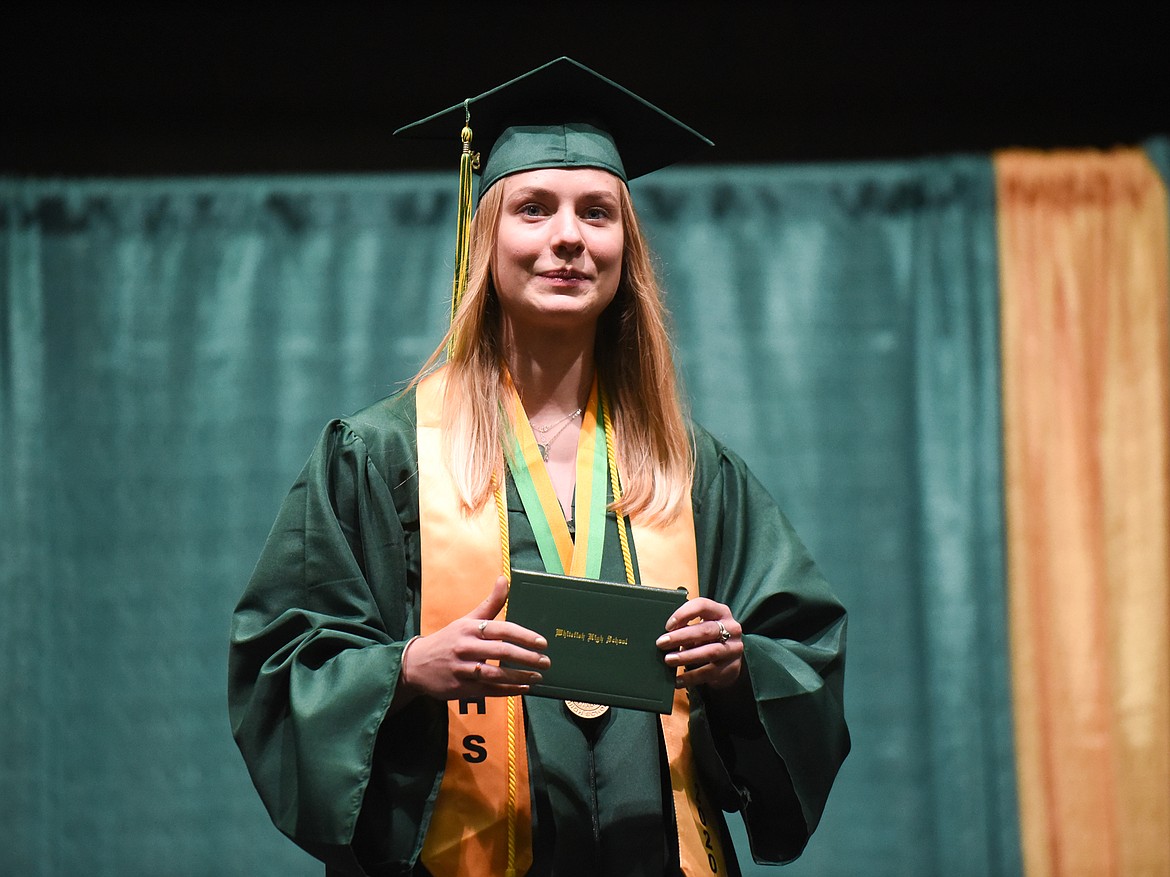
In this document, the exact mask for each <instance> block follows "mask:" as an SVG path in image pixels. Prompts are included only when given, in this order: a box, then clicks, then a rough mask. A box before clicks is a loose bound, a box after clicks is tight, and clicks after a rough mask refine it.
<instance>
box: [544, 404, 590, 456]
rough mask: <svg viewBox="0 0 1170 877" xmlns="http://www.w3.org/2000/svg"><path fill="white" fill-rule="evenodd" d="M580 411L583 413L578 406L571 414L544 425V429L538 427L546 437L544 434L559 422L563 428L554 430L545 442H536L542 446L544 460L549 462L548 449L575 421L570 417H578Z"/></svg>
mask: <svg viewBox="0 0 1170 877" xmlns="http://www.w3.org/2000/svg"><path fill="white" fill-rule="evenodd" d="M580 413H581V409H580V408H578V409H577V410H576V411H573V412H571V413H570V414H568V415H566V416H565V417H562V418H561V419H560V420H558V421H557V422H556V423H550V424H549V425H548V426H546V427H544V428H543V429H540V428H539V427H537V428H536V429H537V431H538V432H539V433H540V437H541V438H544V434H545V433H546V432H548V431H549V430H550V429H552V428H553V427H554V426H556V425H557V423H559V424H561V428H560V429H558V430H557V431H556V432H554V433H553V434H552V436H551V437H549V438H546V439H544V441H543V442H542V441H539V440H538V441H537V442H536V446H537V447H538V448H540V457H541V459H542V460H544V462H546V463H547V462H548V451H549V448H551V447H552V443H553V442H555V441H556V440H557V437H558V436H560V434H561V433H562V432H564V431H565V430H566V429H568V428H569V425H570V424H571V423H572V422H573V421H572V420H570V419H569V418H570V417H576V416H577V415H578V414H580Z"/></svg>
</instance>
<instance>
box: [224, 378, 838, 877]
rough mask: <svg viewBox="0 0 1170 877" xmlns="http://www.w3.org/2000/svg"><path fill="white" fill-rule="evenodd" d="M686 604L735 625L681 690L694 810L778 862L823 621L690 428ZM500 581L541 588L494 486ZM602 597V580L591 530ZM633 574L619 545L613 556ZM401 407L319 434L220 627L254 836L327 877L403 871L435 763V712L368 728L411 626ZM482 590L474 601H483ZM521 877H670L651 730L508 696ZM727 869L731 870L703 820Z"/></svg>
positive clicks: (809, 728) (412, 451)
mask: <svg viewBox="0 0 1170 877" xmlns="http://www.w3.org/2000/svg"><path fill="white" fill-rule="evenodd" d="M694 439H695V448H696V458H697V464H696V470H695V478H694V483H693V487H692V499H693V507H694V516H695V530H696V541H697V546H696V547H697V549H698V559H699V582H700V588H701V590H702V593H703V594H704V595H705V596H708V597H711V598H712V599H714V600H717V601H719V602H722V603H726V604H727V605H728V606H729V607H730V608H731V611H732V614H733V615H734V617H735V618H736V619H737V620H738V621H739V622H740V623H741V624H742V625H743V630H744V655H745V671H746V672H745V673H744V674H743V676H742V677H741V679H740V681H739V682H738V683H737V684H736V685H735V686H733V687H732V688H730V689H725V690H720V691H715V690H704V689H699V690H697V691H692V692H691V701H692V708H691V722H690V728H691V730H690V736H691V745H692V747H693V749H694V752H695V759H696V764H697V770H698V775H699V777H700V779H701V781H702V782H703V785H704V788H705V790H706V792H707V795H708V798H709V800H710V801H711V803H712V804H713V805H716V806H717V807H719V808H722V809H723V810H727V811H733V810H738V811H742V814H743V818H744V822H745V825H746V828H747V832H748V836H749V840H750V843H751V851H752V854H753V857H754V858H755V860H756V861H757V862H761V863H781V862H785V861H789V860H791V859H793V858H795V857H796V856H797V855H799V853H800V852H801V850H802V849H803V848H804V846H805V844H806V843H807V840H808V837H809V835H810V834H811V832H812V831H813V829H814V828H815V827H816V825H817V822H818V820H819V818H820V815H821V812H822V809H823V808H824V805H825V799H826V797H827V795H828V792H829V788H830V786H831V784H832V782H833V779H834V777H835V776H836V773H837V770H838V768H839V767H840V764H841V762H842V760H843V759H844V757H845V755H846V754H847V752H848V750H849V735H848V731H847V730H846V727H845V718H844V709H843V701H842V687H843V681H844V661H845V611H844V609H843V608H842V606H841V605H840V603H839V602H838V601H837V600H836V598H835V597H834V596H833V595H832V593H831V592H830V591H829V589H828V587H827V585H826V584H825V582H824V580H823V579H822V577H821V576H820V574H819V573H818V571H817V569H816V568H815V566H814V565H813V563H812V561H811V560H810V558H809V556H808V554H807V553H806V552H805V549H804V547H803V546H802V545H801V543H800V541H799V539H798V538H797V536H796V534H795V533H794V532H793V530H792V528H791V526H790V525H789V523H788V522H787V520H786V519H785V518H784V516H783V514H782V513H781V512H780V511H779V509H777V507H776V505H775V503H774V502H773V501H772V499H771V498H770V497H769V496H768V494H767V492H766V491H765V490H764V488H763V487H762V486H761V485H760V484H759V482H758V481H756V479H755V478H754V477H753V476H752V474H751V473H750V472H749V471H748V470H747V467H746V466H745V465H744V463H743V462H742V461H741V460H740V459H739V458H738V457H737V456H735V455H734V454H733V453H731V452H730V451H729V450H727V449H726V448H725V447H723V446H722V445H721V444H720V443H719V442H718V441H717V440H715V439H714V438H713V437H712V436H711V435H709V434H708V433H707V432H705V431H703V430H702V429H699V428H695V430H694ZM508 515H509V530H510V540H511V552H512V564H513V566H514V567H515V568H528V569H542V568H543V565H542V563H541V560H540V554H539V551H538V549H537V545H536V540H535V537H534V536H533V532H532V527H531V526H530V524H529V522H528V519H527V517H526V515H525V513H524V509H523V506H522V505H521V502H520V500H519V497H518V495H517V493H516V491H515V487H514V485H512V484H511V482H510V481H509V489H508ZM607 523H608V528H609V529H608V530H607V535H606V540H605V546H606V547H605V553H604V558H603V564H602V577H603V578H608V579H612V580H618V581H621V580H624V578H625V574H624V572H623V564H622V559H621V555H620V549H619V542H618V538H617V531H616V527H617V524H616V521H615V519H614V517H613V515H612V514H611V515H610V516H609V519H608V521H607ZM633 549H634V553H635V558H636V552H637V546H636V545H635V546H633ZM419 565H420V564H419V521H418V482H417V460H416V447H415V397H414V393H413V391H407V392H404V393H401V394H399V395H396V396H393V397H391V398H389V399H385V400H382V401H381V402H378V403H376V404H374V405H372V406H370V407H369V408H367V409H365V410H364V411H361V412H359V413H358V414H356V415H354V416H352V417H349V418H346V419H344V420H338V421H334V422H333V423H331V424H329V425H328V426H327V427H326V429H325V431H324V433H323V435H322V437H321V439H320V441H319V442H318V444H317V446H316V448H315V449H314V451H313V453H312V456H311V457H310V459H309V461H308V463H307V464H306V466H305V468H304V471H303V472H302V473H301V475H300V477H299V478H298V480H297V481H296V483H295V484H294V485H293V487H292V489H291V491H290V492H289V495H288V497H287V498H286V500H285V501H284V504H283V505H282V507H281V510H280V513H279V515H278V517H277V520H276V523H275V525H274V526H273V529H272V532H271V534H270V535H269V538H268V541H267V543H266V544H265V546H264V550H263V552H262V554H261V557H260V560H259V562H258V563H257V565H256V569H255V571H254V573H253V575H252V578H251V580H250V581H249V583H248V586H247V588H246V590H245V592H244V594H243V597H242V598H241V600H240V602H239V605H238V606H237V608H236V612H235V616H234V619H233V623H232V633H231V647H230V653H229V710H230V716H231V723H232V731H233V734H234V736H235V739H236V742H237V744H238V745H239V747H240V750H241V752H242V753H243V756H244V759H245V761H246V762H247V765H248V769H249V771H250V773H251V776H252V780H253V782H254V783H255V785H256V788H257V790H258V791H259V793H260V796H261V798H262V799H263V801H264V804H265V806H266V807H267V809H268V812H269V814H270V815H271V817H272V820H273V822H274V823H275V824H276V826H277V827H278V828H279V829H280V830H281V831H282V832H284V833H285V834H286V835H288V836H289V837H290V838H291V839H292V840H294V841H295V842H296V843H297V844H299V845H300V846H301V847H302V848H304V849H305V850H307V851H308V852H309V853H311V854H312V855H314V856H316V857H318V858H320V859H321V860H322V861H324V862H325V863H326V866H327V871H328V873H331V874H332V873H336V874H347V875H348V874H353V875H361V874H370V875H378V874H412V875H422V874H425V873H426V872H425V869H424V868H423V867H422V865H421V864H419V863H418V861H417V860H418V855H419V852H420V850H421V848H422V843H423V837H424V833H425V826H426V824H427V821H428V819H429V813H430V808H431V807H432V805H433V803H434V800H435V796H436V794H437V791H438V786H439V783H440V781H441V778H442V771H443V765H444V761H445V758H446V741H447V733H446V706H445V704H442V703H439V702H437V701H433V700H430V699H428V698H416V699H415V700H413V701H411V702H410V703H408V704H407V705H406V706H405V707H403V708H402V709H399V710H396V711H395V712H394V713H393V714H392V715H388V708H389V706H390V703H391V701H392V699H393V697H394V690H395V686H396V684H397V681H398V671H399V666H400V660H401V656H402V650H403V647H404V645H405V643H406V641H407V640H409V639H410V637H411V636H413V635H414V634H415V633H417V632H418V628H419V588H420V577H419V576H420V574H419ZM490 587H491V582H485V583H484V593H485V594H486V593H487V591H488V590H489V589H490ZM524 716H525V732H526V739H527V742H528V754H529V770H530V785H531V795H532V811H533V823H534V825H533V847H534V851H533V852H534V864H533V868H532V871H531V872H530V873H531V874H534V875H535V874H556V875H561V877H564V875H574V874H581V875H595V874H625V875H661V874H677V873H678V861H677V855H678V854H677V839H676V836H675V833H674V831H675V830H674V819H673V812H672V804H671V803H670V795H669V779H668V777H667V776H666V770H665V755H664V748H663V744H662V742H661V733H660V731H659V727H658V720H657V716H656V715H654V714H652V713H644V712H639V711H634V710H621V709H613V710H610V712H609V714H608V715H607V716H606V717H605V718H604V719H601V720H595V721H593V722H583V721H581V720H578V719H575V718H573V717H572V716H571V715H569V714H568V712H567V710H565V708H564V707H563V705H562V704H561V703H560V702H559V701H555V700H550V699H547V698H537V697H527V698H525V709H524ZM717 821H718V823H719V824H718V828H719V829H720V830H721V831H722V833H723V835H724V849H725V850H727V851H728V858H729V860H731V861H729V863H728V864H729V867H730V868H731V869H733V873H734V872H735V871H737V869H736V867H735V863H734V854H733V853H732V852H731V842H730V840H729V839H728V838H727V834H726V826H725V823H724V822H723V819H722V815H721V814H719V816H718V819H717Z"/></svg>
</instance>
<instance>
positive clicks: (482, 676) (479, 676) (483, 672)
mask: <svg viewBox="0 0 1170 877" xmlns="http://www.w3.org/2000/svg"><path fill="white" fill-rule="evenodd" d="M458 675H459V676H460V677H461V678H462V679H463V680H465V681H467V682H471V683H474V684H477V685H481V686H486V687H488V688H489V689H490V690H491V691H490V693H492V694H498V693H499V692H498V691H496V690H495V689H496V688H499V687H501V686H504V687H524V688H527V687H528V686H530V685H535V684H536V683H538V682H540V680H541V678H542V677H541V675H540V673H539V672H538V671H536V670H522V669H516V668H513V667H501V666H499V665H498V664H491V663H488V662H487V661H476V662H474V663H472V664H469V665H467V666H465V667H464V668H462V669H461V670H460V671H459V673H458Z"/></svg>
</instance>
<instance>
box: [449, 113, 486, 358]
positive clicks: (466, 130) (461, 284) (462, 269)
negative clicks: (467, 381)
mask: <svg viewBox="0 0 1170 877" xmlns="http://www.w3.org/2000/svg"><path fill="white" fill-rule="evenodd" d="M463 112H464V117H465V118H464V124H463V131H462V132H461V133H460V138H461V139H462V140H463V153H462V154H461V155H460V156H459V215H458V218H457V219H456V223H455V280H454V283H453V285H452V288H451V320H452V322H454V320H455V313H456V312H457V311H458V310H459V303H460V302H461V301H462V300H463V293H464V292H465V291H466V289H467V270H468V266H467V263H468V259H469V254H470V252H471V172H472V171H473V170H475V169H476V168H478V167H479V153H478V152H472V151H471V109H470V107H469V106H468V104H467V102H464V104H463ZM454 349H455V336H454V335H452V336H451V343H450V346H449V347H448V350H447V355H448V356H450V355H451V353H452V351H454Z"/></svg>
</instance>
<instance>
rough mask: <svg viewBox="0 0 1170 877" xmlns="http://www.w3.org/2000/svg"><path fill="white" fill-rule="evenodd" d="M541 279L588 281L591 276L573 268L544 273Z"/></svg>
mask: <svg viewBox="0 0 1170 877" xmlns="http://www.w3.org/2000/svg"><path fill="white" fill-rule="evenodd" d="M540 276H541V277H545V278H547V279H549V280H588V279H589V275H587V274H585V273H584V272H581V271H576V270H574V269H572V268H559V269H557V270H555V271H542V272H541V274H540Z"/></svg>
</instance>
